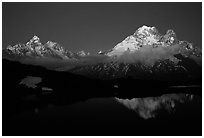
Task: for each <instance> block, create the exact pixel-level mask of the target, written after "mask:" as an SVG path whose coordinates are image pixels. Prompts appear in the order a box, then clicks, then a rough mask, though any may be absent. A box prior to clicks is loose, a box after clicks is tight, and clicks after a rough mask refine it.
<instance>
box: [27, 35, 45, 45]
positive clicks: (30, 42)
mask: <svg viewBox="0 0 204 138" xmlns="http://www.w3.org/2000/svg"><path fill="white" fill-rule="evenodd" d="M33 44H34V45H42V43H41V42H40V38H39V37H38V36H36V35H34V36H33V38H32V39H31V40H30V41H29V42H27V43H26V45H27V46H29V45H33Z"/></svg>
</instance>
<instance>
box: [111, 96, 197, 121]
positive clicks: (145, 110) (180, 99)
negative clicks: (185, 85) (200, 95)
mask: <svg viewBox="0 0 204 138" xmlns="http://www.w3.org/2000/svg"><path fill="white" fill-rule="evenodd" d="M193 97H194V96H193V95H190V94H165V95H162V96H159V97H146V98H132V99H121V98H117V97H116V98H115V99H116V101H118V102H119V103H121V104H123V105H124V106H126V107H127V108H129V109H131V110H134V111H135V112H136V113H138V115H139V116H140V117H142V118H144V119H149V118H155V117H156V115H157V114H158V112H159V111H160V110H162V109H164V110H166V111H168V112H169V113H171V112H172V111H174V108H175V107H176V104H181V103H185V102H189V101H191V100H193Z"/></svg>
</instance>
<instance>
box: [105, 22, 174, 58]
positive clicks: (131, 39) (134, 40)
mask: <svg viewBox="0 0 204 138" xmlns="http://www.w3.org/2000/svg"><path fill="white" fill-rule="evenodd" d="M175 43H177V38H176V34H175V33H174V31H173V30H168V31H167V33H166V34H165V35H163V36H162V35H161V34H160V33H159V31H158V30H157V29H156V27H148V26H145V25H143V26H142V27H140V28H138V29H137V30H136V32H135V33H134V34H133V35H130V36H128V37H127V38H125V39H124V40H123V41H122V42H120V43H118V44H117V45H116V46H115V47H114V48H113V49H112V50H111V51H110V52H109V53H107V55H108V56H115V55H117V56H120V55H122V54H123V53H124V52H126V51H128V52H135V51H136V50H139V49H140V48H142V47H143V46H153V47H158V46H163V47H167V46H170V45H173V44H175Z"/></svg>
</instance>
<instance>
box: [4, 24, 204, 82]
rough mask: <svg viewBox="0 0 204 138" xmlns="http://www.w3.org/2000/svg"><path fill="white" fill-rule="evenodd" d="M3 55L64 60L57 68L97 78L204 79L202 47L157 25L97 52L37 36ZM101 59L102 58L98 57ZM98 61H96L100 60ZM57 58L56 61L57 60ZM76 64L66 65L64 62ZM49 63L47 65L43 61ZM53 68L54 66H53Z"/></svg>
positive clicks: (9, 48) (30, 58)
mask: <svg viewBox="0 0 204 138" xmlns="http://www.w3.org/2000/svg"><path fill="white" fill-rule="evenodd" d="M3 58H7V59H10V60H17V61H20V62H21V61H22V60H24V59H27V60H29V63H31V64H32V62H30V61H32V60H35V62H36V61H37V62H38V61H39V62H41V61H42V60H43V59H44V58H46V59H48V60H49V59H56V60H57V61H59V62H61V61H63V65H60V66H59V67H55V68H54V70H56V71H68V72H71V73H74V74H79V75H83V76H87V77H91V78H97V79H116V78H128V77H131V78H137V79H146V78H149V79H154V78H157V79H158V78H159V79H174V80H175V79H178V80H184V79H185V80H186V79H187V80H188V79H195V78H200V77H201V76H200V75H201V73H202V66H201V61H202V50H201V49H200V48H198V47H195V46H193V44H191V43H189V42H187V41H179V40H178V38H177V37H176V34H175V32H174V31H173V30H168V31H167V33H166V34H165V35H161V34H160V33H159V31H158V30H157V29H156V28H155V27H148V26H142V27H140V28H138V29H137V30H136V32H135V33H134V34H133V35H130V36H128V37H127V38H125V39H124V40H123V41H122V42H121V43H119V44H117V45H116V46H115V47H113V48H112V49H110V50H107V51H99V52H98V53H97V54H90V53H89V52H87V53H85V52H84V51H79V52H77V53H73V52H71V51H68V50H66V49H65V48H63V47H62V46H60V45H59V44H58V43H56V42H52V41H48V42H47V43H46V44H42V43H41V42H40V39H39V38H38V37H37V36H34V37H33V38H32V39H31V40H30V41H28V42H27V43H26V44H16V45H14V46H10V45H9V46H7V47H6V48H5V49H3ZM97 58H98V59H97ZM96 59H97V61H95V62H94V63H93V62H92V61H93V60H96ZM57 61H55V62H57ZM70 62H71V63H72V65H71V66H70V65H66V64H65V65H64V63H70ZM40 65H41V66H45V65H44V64H40ZM52 69H53V68H52Z"/></svg>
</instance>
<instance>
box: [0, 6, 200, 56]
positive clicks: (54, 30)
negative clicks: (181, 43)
mask: <svg viewBox="0 0 204 138" xmlns="http://www.w3.org/2000/svg"><path fill="white" fill-rule="evenodd" d="M2 10H3V17H2V19H3V20H2V29H3V32H2V33H3V34H2V36H3V47H5V46H7V45H9V44H11V45H14V44H16V43H19V42H23V43H25V42H27V41H28V40H30V39H31V38H32V36H33V35H37V36H39V37H40V39H41V42H43V43H45V42H47V41H48V40H51V41H56V42H58V43H59V44H61V45H62V46H63V47H65V48H66V49H68V50H71V51H73V52H76V51H79V50H85V51H87V52H88V51H89V52H91V53H93V52H97V51H99V50H108V49H111V48H112V47H114V46H115V45H116V44H117V43H119V42H121V41H122V40H123V39H124V38H126V37H127V36H129V35H131V34H133V33H134V32H135V31H136V29H137V28H139V27H141V26H142V25H147V26H155V27H156V28H157V29H158V30H159V32H160V33H162V34H165V33H166V31H167V29H173V30H174V31H175V32H176V34H177V37H178V39H179V40H187V41H189V42H192V43H194V44H195V45H196V46H199V47H201V45H202V3H156V2H155V3H136V2H135V3H3V9H2Z"/></svg>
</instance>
